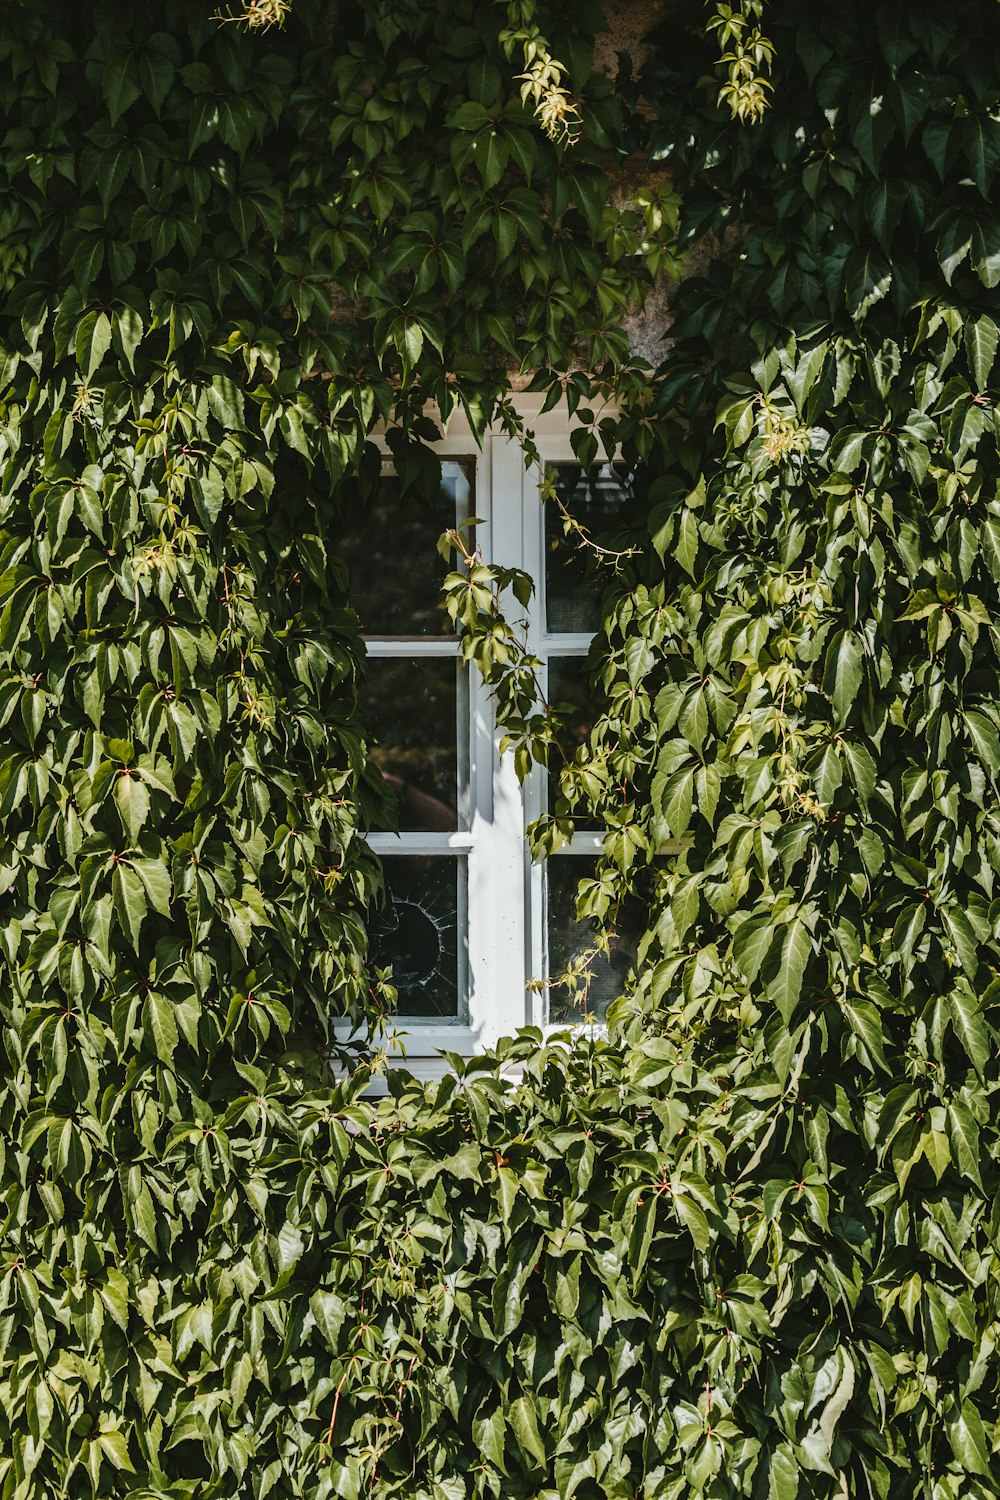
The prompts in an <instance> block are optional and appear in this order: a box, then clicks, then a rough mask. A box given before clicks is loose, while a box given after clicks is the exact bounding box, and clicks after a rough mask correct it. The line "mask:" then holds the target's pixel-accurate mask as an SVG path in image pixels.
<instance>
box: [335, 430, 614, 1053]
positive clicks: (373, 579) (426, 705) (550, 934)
mask: <svg viewBox="0 0 1000 1500" xmlns="http://www.w3.org/2000/svg"><path fill="white" fill-rule="evenodd" d="M531 425H532V428H533V430H534V432H535V434H536V438H537V440H538V442H539V447H540V449H541V451H542V453H543V456H544V459H545V463H546V466H547V467H548V466H551V471H552V473H553V477H554V478H555V482H556V484H557V486H558V488H559V491H560V494H561V497H562V498H563V499H564V501H565V503H566V504H567V505H568V506H569V508H570V509H571V511H572V512H573V514H575V515H576V516H578V517H579V519H581V520H582V521H583V522H584V523H585V524H586V525H588V527H590V528H591V529H593V530H595V531H601V530H603V529H606V528H607V527H608V526H609V525H612V526H613V525H614V523H615V519H616V517H617V515H618V514H619V513H620V510H621V505H622V498H623V497H622V491H621V489H620V488H619V485H618V482H617V479H616V476H615V474H614V472H613V471H612V470H611V468H610V466H608V465H604V466H598V467H596V468H595V469H593V470H590V471H584V470H583V469H582V468H581V466H580V465H579V463H578V462H577V461H576V459H575V457H574V455H573V449H572V446H571V444H570V439H569V431H570V429H569V424H568V422H567V420H566V418H565V415H563V416H562V417H559V416H558V415H557V414H555V413H550V414H548V415H546V416H545V417H542V418H541V419H539V420H532V422H531ZM439 452H440V455H441V458H442V478H441V485H440V488H439V490H438V492H437V494H436V495H435V496H434V497H433V498H431V499H430V500H427V501H425V502H424V503H420V502H419V501H418V500H416V499H415V498H414V497H413V495H412V493H408V494H407V495H406V496H403V495H401V494H400V489H399V484H398V481H397V480H396V479H395V477H394V475H393V473H392V469H391V463H390V461H389V458H388V454H387V456H386V464H385V467H384V469H383V473H382V477H381V481H380V483H379V486H378V492H377V495H376V498H375V500H374V503H373V506H372V508H371V509H370V510H369V512H368V514H367V516H366V517H365V521H364V525H363V529H361V530H359V531H358V533H357V534H356V535H355V536H353V537H351V538H349V539H348V540H347V541H346V543H345V545H344V547H343V549H342V550H343V555H344V558H345V561H346V562H347V565H348V569H349V572H350V579H351V583H350V590H351V602H352V604H353V606H354V607H355V609H357V611H358V613H359V615H360V617H361V621H362V628H363V631H364V635H365V640H366V645H367V651H368V658H369V660H368V669H369V670H368V683H367V691H366V698H365V715H366V719H367V722H368V724H369V726H370V727H371V729H372V733H373V738H374V739H375V741H376V742H377V743H376V745H375V748H374V750H373V752H372V753H373V758H374V759H375V761H376V762H377V763H378V765H379V766H380V768H381V770H382V772H383V774H384V776H385V777H386V780H387V782H388V784H389V786H390V787H391V788H392V789H393V791H394V792H395V794H396V796H397V800H398V807H399V833H398V834H390V833H372V834H371V835H370V836H369V840H370V843H371V845H372V847H373V848H374V849H375V850H376V852H377V853H378V854H379V856H380V858H381V859H382V861H383V867H384V870H385V877H386V887H387V901H386V905H385V909H384V911H383V912H382V913H380V914H379V915H378V916H377V917H376V918H375V919H374V920H373V922H372V924H371V928H370V931H371V940H372V956H373V961H374V962H376V963H378V964H380V965H381V964H387V963H391V964H392V966H393V983H394V984H395V986H396V988H397V991H398V994H399V1008H398V1014H397V1017H396V1029H398V1030H400V1031H402V1032H404V1033H405V1034H406V1048H407V1066H409V1067H412V1068H414V1070H415V1071H418V1072H423V1073H424V1074H425V1075H427V1076H431V1075H434V1074H436V1073H439V1072H440V1071H442V1069H443V1064H442V1062H441V1060H440V1059H439V1058H437V1056H436V1054H437V1051H438V1049H446V1050H449V1051H456V1052H460V1053H464V1054H471V1053H473V1052H475V1051H477V1050H479V1049H481V1048H482V1047H484V1046H488V1045H490V1044H491V1043H492V1042H494V1041H495V1040H496V1039H497V1038H498V1037H499V1036H501V1035H502V1034H504V1033H505V1032H510V1031H513V1030H514V1029H515V1028H516V1027H518V1026H523V1025H536V1026H540V1027H543V1028H544V1027H548V1026H560V1025H562V1026H565V1025H573V1024H576V1023H579V1022H583V1021H585V1020H590V1019H595V1018H598V1019H599V1018H600V1015H601V1014H602V1012H603V1009H604V1007H606V1004H607V1002H608V1000H609V999H610V998H612V997H613V995H615V994H617V993H619V991H620V989H621V984H622V981H623V979H624V977H625V973H626V971H627V969H628V967H629V962H630V955H629V951H628V944H627V942H626V943H621V944H619V946H618V947H617V948H616V950H615V951H614V952H613V954H612V956H611V958H610V959H608V958H603V957H602V958H599V959H597V960H596V961H595V963H594V964H593V965H591V967H590V975H591V977H590V982H589V986H588V988H587V992H586V996H585V997H584V995H583V993H577V994H575V995H574V994H573V993H571V992H568V991H562V990H552V989H548V988H545V987H533V986H532V984H531V981H533V980H540V979H542V978H544V977H545V976H548V975H550V974H555V973H557V972H559V971H561V970H562V969H563V968H564V967H565V966H566V965H567V963H568V962H570V961H571V960H572V959H573V958H574V956H576V955H577V954H579V953H581V952H583V951H585V950H588V949H589V948H590V945H591V933H590V928H589V925H588V924H586V923H580V922H578V921H577V920H576V915H575V897H576V890H577V884H578V881H579V879H580V877H581V876H585V875H586V874H587V873H589V867H591V866H592V865H593V862H594V861H595V859H596V856H597V854H598V853H599V851H600V848H601V835H600V833H599V832H598V831H597V830H596V829H590V830H585V829H581V830H580V831H578V832H576V833H575V834H574V836H573V838H572V840H571V842H570V844H569V845H568V847H566V848H564V849H562V850H560V851H559V852H558V853H556V854H554V855H553V856H551V857H550V859H549V860H547V861H544V862H542V863H536V864H532V862H531V860H530V857H529V854H528V850H527V846H526V842H525V836H524V833H525V827H526V824H527V823H528V822H530V821H531V820H532V819H534V818H535V817H537V816H538V815H539V814H540V813H541V812H543V811H544V809H545V806H546V804H547V800H548V799H549V798H551V797H552V796H553V795H554V785H555V780H556V778H555V777H554V776H553V775H550V776H546V775H545V774H544V772H541V771H539V770H536V771H534V772H532V775H531V776H530V778H529V780H528V781H527V782H526V783H525V785H524V786H523V787H522V786H520V785H519V783H518V781H517V778H516V776H515V774H514V770H513V765H512V763H511V757H509V756H505V757H503V758H501V757H500V756H499V754H498V743H499V734H498V733H497V731H496V728H495V725H494V721H493V713H492V705H491V701H490V696H489V692H488V690H487V689H486V688H484V686H483V684H482V683H481V682H480V681H479V678H478V674H477V673H476V672H475V671H474V670H470V669H467V668H466V667H465V666H464V665H463V663H462V661H461V657H460V653H459V642H458V638H457V636H455V635H453V634H449V633H448V627H449V623H450V622H449V621H448V620H447V617H446V616H445V614H444V613H443V611H442V610H441V609H440V607H439V587H440V582H441V578H442V576H443V572H444V569H445V567H446V565H445V564H444V563H443V562H442V560H441V558H440V556H439V554H438V552H437V549H436V544H437V540H438V537H439V536H440V535H441V533H442V532H443V531H444V530H446V529H447V528H449V527H451V526H454V525H455V524H456V523H459V522H462V521H464V520H466V519H467V518H468V517H470V516H472V515H475V516H477V517H478V518H479V524H478V525H477V527H476V535H475V539H474V540H475V543H476V545H477V546H478V547H479V548H480V549H481V550H482V553H483V555H484V556H485V557H486V558H487V559H488V560H490V561H493V562H497V563H501V564H504V565H507V566H511V567H518V568H523V569H525V570H526V571H527V572H529V573H530V574H531V576H532V577H533V579H534V580H535V595H534V597H533V599H532V602H531V605H530V607H529V609H528V610H527V611H526V612H525V613H526V614H527V616H528V644H529V647H530V649H531V650H532V651H533V653H534V654H535V655H537V656H538V657H539V659H540V660H541V662H542V671H541V679H542V680H541V684H540V685H541V687H542V690H543V692H545V694H546V697H547V698H548V700H549V701H550V702H561V703H568V704H570V705H572V707H573V713H572V714H571V715H570V716H569V719H568V722H567V732H568V736H569V739H570V741H571V742H572V740H574V739H575V740H576V741H577V742H582V740H583V739H585V738H586V734H587V729H588V724H587V718H588V712H589V701H588V700H589V696H590V694H589V687H588V681H587V675H586V671H585V668H584V658H585V657H586V655H587V652H588V650H589V647H590V643H591V639H592V637H593V634H594V631H595V629H596V628H597V625H598V619H597V607H598V599H597V590H596V588H595V585H594V581H593V579H592V578H591V577H590V576H588V575H587V573H586V572H585V570H584V568H583V567H582V565H581V562H580V560H579V555H578V551H577V549H576V548H575V547H573V546H572V545H571V544H569V543H567V542H566V541H565V539H564V538H563V531H562V525H561V522H560V518H559V514H558V511H557V510H556V509H555V508H554V507H551V506H549V507H546V506H543V505H542V503H541V500H540V495H539V483H540V475H539V474H538V473H535V472H532V471H530V470H529V471H526V470H525V467H524V460H523V455H522V452H521V449H520V447H519V446H518V445H517V444H516V443H513V442H511V441H509V440H508V439H506V438H504V437H491V438H488V439H487V440H486V442H485V444H484V447H483V449H482V450H481V451H477V449H476V446H475V444H474V442H473V440H472V438H471V434H470V433H469V431H468V429H467V428H465V429H464V430H463V429H462V428H460V426H459V424H458V422H457V421H453V422H452V424H451V426H450V428H449V432H448V436H447V437H446V438H445V440H444V441H443V442H442V443H441V444H440V445H439ZM585 1005H586V1007H587V1009H586V1010H585V1008H584V1007H585Z"/></svg>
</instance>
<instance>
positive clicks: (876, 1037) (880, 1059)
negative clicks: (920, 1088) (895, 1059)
mask: <svg viewBox="0 0 1000 1500" xmlns="http://www.w3.org/2000/svg"><path fill="white" fill-rule="evenodd" d="M841 1009H842V1010H843V1013H844V1019H845V1020H846V1021H847V1024H848V1025H849V1026H850V1028H851V1030H852V1032H853V1033H854V1035H855V1036H856V1037H857V1038H858V1040H859V1041H860V1042H861V1043H863V1045H864V1047H865V1050H866V1052H867V1053H868V1056H869V1057H870V1058H871V1059H872V1061H873V1062H874V1063H875V1065H876V1066H877V1067H879V1068H882V1069H883V1070H884V1071H885V1072H887V1073H888V1072H889V1071H890V1068H889V1064H888V1062H887V1061H886V1055H885V1035H884V1033H883V1030H882V1019H881V1017H880V1015H879V1013H878V1011H877V1009H876V1008H875V1006H874V1005H873V1004H872V1003H871V1001H870V1000H851V1001H847V1000H845V1001H843V1002H842V1005H841Z"/></svg>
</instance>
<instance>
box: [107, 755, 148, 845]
mask: <svg viewBox="0 0 1000 1500" xmlns="http://www.w3.org/2000/svg"><path fill="white" fill-rule="evenodd" d="M114 797H115V802H116V804H117V807H118V814H119V817H120V818H121V820H122V827H123V828H124V830H125V832H126V833H127V834H128V837H129V841H130V842H131V843H133V844H134V843H136V841H137V840H138V837H139V834H140V833H141V832H142V829H143V827H144V826H145V823H146V820H147V818H148V817H149V789H148V788H147V786H146V784H145V782H144V781H142V780H141V779H140V778H139V777H138V776H136V775H135V774H133V773H132V772H131V771H128V770H125V771H120V772H119V773H118V775H117V776H116V777H115V785H114Z"/></svg>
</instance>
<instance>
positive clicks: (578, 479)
mask: <svg viewBox="0 0 1000 1500" xmlns="http://www.w3.org/2000/svg"><path fill="white" fill-rule="evenodd" d="M549 472H550V474H551V475H552V476H553V477H554V479H555V485H556V494H557V495H558V496H559V499H560V500H561V501H562V503H563V505H565V507H566V509H567V510H568V511H569V513H570V515H571V516H573V517H574V519H575V520H577V521H579V522H580V524H581V525H582V526H585V527H586V529H587V532H588V534H589V535H590V536H591V537H592V538H593V540H594V541H595V542H598V543H601V542H602V541H605V542H606V541H607V539H608V534H609V533H614V532H616V531H617V530H618V529H619V528H620V527H621V525H622V521H623V512H624V506H625V501H626V491H625V488H624V486H625V482H626V471H625V469H624V466H623V465H620V464H608V463H605V464H593V465H592V466H591V467H590V468H589V469H585V468H584V467H583V465H582V464H550V465H549ZM599 572H600V570H599V568H598V564H597V559H596V556H595V554H594V552H593V550H592V549H591V548H588V547H584V546H581V545H580V542H579V539H578V538H575V537H574V536H573V535H572V534H570V535H569V536H566V535H565V534H564V530H563V517H562V514H561V512H560V509H559V506H558V505H556V504H554V503H553V501H551V500H549V501H547V502H546V505H545V621H546V625H547V627H548V629H549V630H596V629H597V627H598V625H599V624H600V618H601V616H600V598H601V593H602V591H603V588H604V584H605V582H606V581H607V576H606V575H605V576H604V577H601V576H599Z"/></svg>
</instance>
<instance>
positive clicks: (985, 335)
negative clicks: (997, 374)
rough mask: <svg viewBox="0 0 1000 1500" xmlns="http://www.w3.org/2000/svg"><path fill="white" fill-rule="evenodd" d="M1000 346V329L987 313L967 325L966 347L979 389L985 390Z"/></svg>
mask: <svg viewBox="0 0 1000 1500" xmlns="http://www.w3.org/2000/svg"><path fill="white" fill-rule="evenodd" d="M998 346H1000V329H998V328H997V325H996V324H995V323H994V321H993V319H992V318H991V317H989V316H988V315H987V314H986V313H983V314H982V316H981V317H978V318H976V319H975V320H970V321H969V322H968V323H967V324H966V325H965V347H966V351H967V353H968V356H969V368H970V369H971V371H972V378H973V380H974V381H975V388H976V390H977V391H985V389H986V386H987V383H988V381H989V378H990V374H991V372H992V370H993V365H994V362H995V361H996V357H997V348H998Z"/></svg>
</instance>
